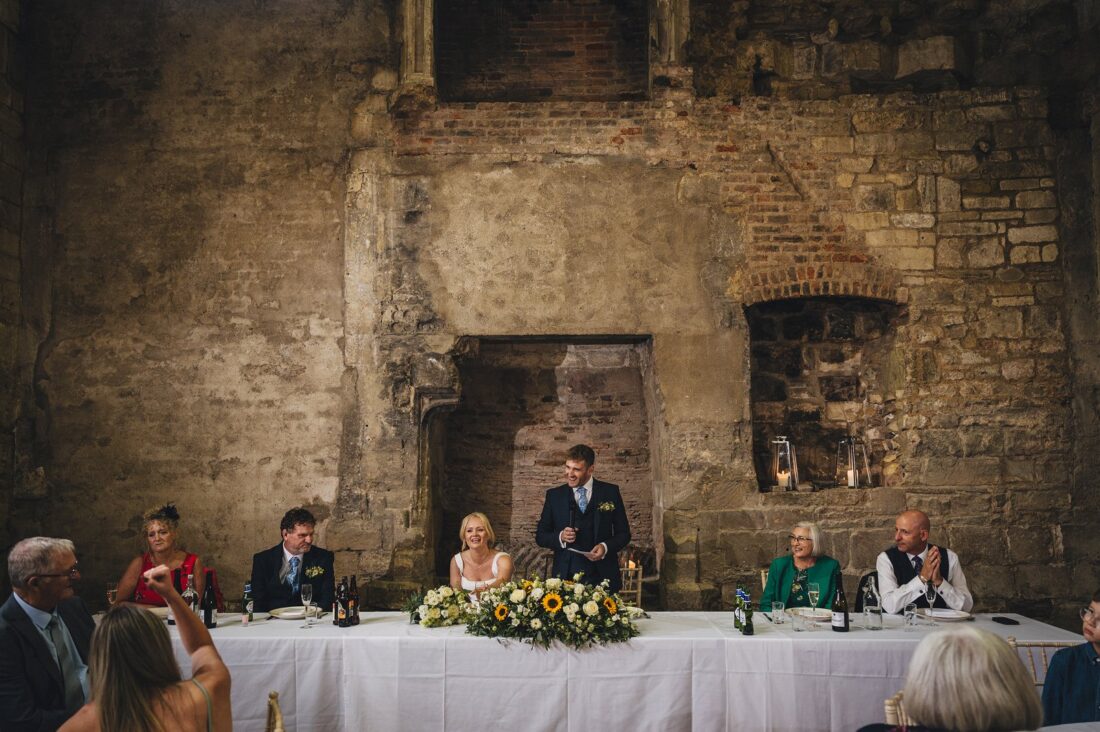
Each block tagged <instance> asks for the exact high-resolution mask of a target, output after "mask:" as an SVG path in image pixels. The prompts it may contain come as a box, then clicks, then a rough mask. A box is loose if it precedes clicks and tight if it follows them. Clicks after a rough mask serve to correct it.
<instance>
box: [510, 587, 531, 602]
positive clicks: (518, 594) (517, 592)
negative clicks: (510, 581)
mask: <svg viewBox="0 0 1100 732" xmlns="http://www.w3.org/2000/svg"><path fill="white" fill-rule="evenodd" d="M525 597H527V593H526V592H524V591H523V588H522V587H517V588H516V589H514V590H512V594H511V595H509V596H508V599H509V600H511V601H512V602H523V599H524V598H525Z"/></svg>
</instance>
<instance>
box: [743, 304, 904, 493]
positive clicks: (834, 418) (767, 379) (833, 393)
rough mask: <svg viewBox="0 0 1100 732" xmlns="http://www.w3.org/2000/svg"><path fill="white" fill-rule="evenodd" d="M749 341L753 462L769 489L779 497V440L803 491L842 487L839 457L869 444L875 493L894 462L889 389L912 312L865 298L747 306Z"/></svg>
mask: <svg viewBox="0 0 1100 732" xmlns="http://www.w3.org/2000/svg"><path fill="white" fill-rule="evenodd" d="M745 315H746V319H747V321H748V325H749V338H750V343H751V350H750V361H751V373H752V378H751V383H750V389H749V391H750V398H751V401H752V424H753V461H754V464H755V468H756V477H757V481H758V483H759V486H760V490H761V491H769V490H772V488H773V486H774V485H775V477H774V476H773V475H771V442H772V440H773V439H775V437H776V436H779V435H783V436H786V437H787V438H788V439H789V441H790V442H791V444H792V445H794V446H795V449H796V455H797V459H798V467H799V473H800V476H799V477H800V483H801V484H802V485H801V489H802V490H810V489H813V490H822V489H826V488H832V487H834V486H835V468H836V451H837V445H838V443H839V441H840V440H841V439H842V438H844V437H847V436H855V437H859V438H861V439H863V440H864V442H865V444H866V446H867V450H868V454H869V457H870V463H871V474H872V480H873V483H874V485H882V483H883V474H882V469H883V461H884V459H886V460H887V461H891V460H893V459H894V458H895V457H896V455H895V454H893V450H892V442H891V440H892V438H893V435H892V434H889V433H888V431H887V429H886V424H887V423H889V421H890V418H891V417H890V410H891V403H892V398H893V393H892V390H891V389H890V388H889V385H890V382H891V380H892V378H893V376H894V372H893V371H892V369H893V368H894V365H895V364H896V363H897V360H896V355H895V354H894V333H895V329H896V327H897V324H898V323H899V320H900V319H902V318H903V317H904V311H903V310H902V309H901V308H899V307H898V306H897V305H895V304H893V303H889V302H886V301H882V300H874V299H870V298H863V297H807V298H795V299H786V300H775V301H769V302H762V303H757V304H754V305H751V306H749V307H747V308H745Z"/></svg>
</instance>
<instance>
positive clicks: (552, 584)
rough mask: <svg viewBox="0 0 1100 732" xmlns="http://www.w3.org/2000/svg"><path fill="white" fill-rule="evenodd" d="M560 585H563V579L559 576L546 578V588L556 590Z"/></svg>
mask: <svg viewBox="0 0 1100 732" xmlns="http://www.w3.org/2000/svg"><path fill="white" fill-rule="evenodd" d="M559 587H561V579H559V578H558V577H551V578H550V579H548V580H546V589H548V590H556V589H558V588H559Z"/></svg>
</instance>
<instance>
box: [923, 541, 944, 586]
mask: <svg viewBox="0 0 1100 732" xmlns="http://www.w3.org/2000/svg"><path fill="white" fill-rule="evenodd" d="M920 578H921V580H922V581H923V582H924V583H925V584H928V583H929V582H931V583H932V584H933V585H935V586H936V587H939V586H940V585H941V584H942V583H943V575H941V574H940V550H939V549H937V548H936V547H934V546H930V547H928V558H927V559H925V560H924V566H923V567H921V569H920Z"/></svg>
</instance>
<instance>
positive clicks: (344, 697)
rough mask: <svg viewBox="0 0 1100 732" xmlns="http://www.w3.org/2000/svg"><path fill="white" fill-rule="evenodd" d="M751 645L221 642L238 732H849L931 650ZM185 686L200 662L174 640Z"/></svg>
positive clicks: (297, 634) (684, 640) (643, 639)
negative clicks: (277, 726)
mask: <svg viewBox="0 0 1100 732" xmlns="http://www.w3.org/2000/svg"><path fill="white" fill-rule="evenodd" d="M1008 617H1012V618H1014V619H1016V620H1018V621H1020V625H1016V626H1004V625H998V624H997V623H993V622H992V621H990V620H989V616H988V615H979V616H978V617H977V619H976V620H975V621H974V623H975V624H976V625H977V626H978V627H981V628H985V629H987V630H990V631H992V632H994V633H996V634H998V635H1000V636H1003V637H1007V636H1010V635H1011V636H1015V637H1016V638H1018V639H1019V640H1079V639H1080V636H1078V635H1075V634H1073V633H1069V632H1067V631H1065V630H1061V629H1059V628H1055V627H1053V626H1050V625H1045V624H1043V623H1040V622H1037V621H1034V620H1030V619H1028V618H1025V617H1023V616H1021V615H1008ZM755 620H756V621H757V622H756V635H754V636H751V637H746V636H742V635H741V634H740V633H739V632H738V631H737V630H736V629H735V628H734V627H733V618H732V615H731V614H730V613H728V612H725V613H719V612H714V613H705V612H704V613H698V612H696V613H692V612H667V613H653V614H652V617H650V618H648V619H642V620H640V621H639V622H638V626H639V629H640V630H641V635H640V636H639V637H637V638H635V639H633V640H632V641H630V642H629V643H625V644H617V645H612V646H606V647H598V648H593V649H588V650H584V651H574V650H569V649H566V648H561V647H555V648H551V649H550V650H544V649H540V648H532V647H530V646H528V645H525V644H521V643H518V642H508V643H503V642H500V641H496V640H492V639H489V638H477V637H473V636H468V635H466V634H465V629H464V627H463V626H456V627H451V628H435V629H425V628H421V627H419V626H416V625H410V624H409V622H408V619H407V616H405V615H403V614H400V613H365V614H364V615H363V616H362V623H361V624H360V625H359V626H358V627H355V628H336V627H333V626H332V624H331V623H330V622H326V619H325V618H323V619H322V620H321V621H320V623H319V624H318V625H316V626H315V627H313V628H312V629H309V630H305V629H302V628H301V625H302V621H301V620H297V621H290V620H275V619H270V620H264V621H260V622H254V623H252V624H251V625H249V626H248V627H241V626H240V625H239V623H236V622H233V623H230V624H225V625H223V626H222V627H219V628H216V629H215V630H214V631H213V635H214V641H215V643H216V644H217V647H218V650H219V651H220V652H221V654H222V658H224V659H225V662H226V664H227V665H228V666H229V668H230V671H231V673H232V675H233V717H234V723H235V728H236V729H238V730H245V731H248V730H262V729H263V727H264V722H265V720H266V703H267V694H268V692H269V691H278V692H279V695H280V703H281V707H282V711H283V715H284V718H285V720H286V728H287V730H298V732H307V731H310V730H319V731H320V730H324V731H328V730H381V731H383V732H390V731H393V730H417V731H419V730H447V731H454V732H458V731H465V730H476V731H477V732H482V731H483V730H485V729H493V728H495V729H514V730H525V731H526V730H553V731H555V732H559V731H560V732H565V731H567V730H573V731H578V730H592V729H597V728H609V729H631V730H639V731H641V730H655V731H656V730H660V731H661V732H667V731H669V730H698V731H703V730H707V731H709V730H825V729H831V730H845V731H846V732H850V731H851V730H855V729H857V728H858V727H860V726H861V725H864V724H868V723H871V722H881V721H882V720H883V700H884V699H885V698H886V697H888V696H890V695H891V694H893V693H895V692H896V691H897V690H898V689H900V688H901V686H902V684H903V682H904V677H905V671H906V668H907V666H908V663H909V658H910V656H911V655H912V653H913V649H914V648H915V647H916V644H917V643H918V642H919V641H920V639H921V638H923V637H925V635H927V634H928V633H930V632H935V631H936V630H937V629H939V628H940V627H946V626H934V625H929V626H925V627H922V628H919V629H915V630H905V629H903V628H902V627H900V622H901V619H900V618H896V617H891V618H887V627H886V628H885V629H884V630H882V631H876V632H870V631H867V630H865V629H863V628H861V627H857V625H856V622H855V621H856V620H858V619H857V618H856V617H855V616H853V621H854V622H853V627H852V632H850V633H847V634H840V633H833V632H830V630H829V628H828V626H819V629H816V630H813V631H810V632H799V633H795V632H794V631H793V629H792V627H791V625H790V624H789V623H787V624H784V625H780V626H775V625H772V624H771V623H769V622H768V621H767V620H766V619H764V618H763V616H762V614H761V613H757V614H756V616H755ZM171 632H172V634H173V643H174V644H175V647H176V655H177V657H178V658H179V660H180V665H181V666H182V667H183V671H184V674H185V675H188V674H189V673H190V662H189V660H188V658H187V656H186V654H184V653H183V649H182V647H181V646H180V643H179V638H178V636H177V635H176V631H175V629H172V630H171Z"/></svg>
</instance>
